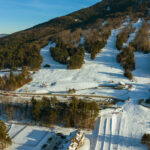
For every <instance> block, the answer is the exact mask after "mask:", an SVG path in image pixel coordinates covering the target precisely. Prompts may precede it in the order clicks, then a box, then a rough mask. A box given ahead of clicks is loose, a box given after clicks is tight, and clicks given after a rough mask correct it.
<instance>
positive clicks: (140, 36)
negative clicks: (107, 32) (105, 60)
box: [116, 21, 150, 80]
mask: <svg viewBox="0 0 150 150" xmlns="http://www.w3.org/2000/svg"><path fill="white" fill-rule="evenodd" d="M134 30H135V29H134V28H132V27H126V28H125V29H123V30H122V31H121V32H120V33H119V34H118V36H117V41H116V47H117V48H118V49H119V50H121V52H120V53H119V54H118V55H117V61H118V62H119V63H120V64H121V65H122V66H123V68H124V70H125V71H124V75H125V76H126V77H127V78H129V79H130V80H132V79H133V75H132V72H131V71H133V70H135V69H136V68H135V58H134V52H135V51H140V52H144V53H149V52H150V41H149V27H148V23H147V22H146V21H143V24H142V26H141V28H140V29H139V30H138V31H137V33H136V36H135V39H134V40H133V41H132V42H131V43H130V44H129V46H127V47H125V48H123V47H122V46H123V43H124V42H127V39H128V38H129V34H130V33H131V32H133V31H134ZM126 32H127V33H126Z"/></svg>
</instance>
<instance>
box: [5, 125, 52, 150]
mask: <svg viewBox="0 0 150 150" xmlns="http://www.w3.org/2000/svg"><path fill="white" fill-rule="evenodd" d="M8 133H9V135H10V137H11V138H12V142H13V144H12V146H10V147H9V148H8V149H7V150H31V149H32V150H40V149H41V147H42V145H43V144H45V143H46V142H47V139H48V138H49V137H51V136H52V135H53V134H52V132H51V130H50V129H47V128H44V127H37V126H25V125H16V124H12V125H11V127H10V129H9V132H8Z"/></svg>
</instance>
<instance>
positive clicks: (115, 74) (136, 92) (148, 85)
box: [10, 20, 150, 150]
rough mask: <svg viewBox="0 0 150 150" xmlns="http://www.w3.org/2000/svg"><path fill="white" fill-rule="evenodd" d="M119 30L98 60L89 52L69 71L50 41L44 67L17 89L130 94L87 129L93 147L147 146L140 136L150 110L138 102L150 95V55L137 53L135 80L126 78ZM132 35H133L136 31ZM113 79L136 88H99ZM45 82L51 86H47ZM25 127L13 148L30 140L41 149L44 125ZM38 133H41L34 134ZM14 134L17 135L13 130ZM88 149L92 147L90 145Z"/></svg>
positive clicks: (148, 127) (136, 149) (149, 122)
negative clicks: (119, 56) (119, 59)
mask: <svg viewBox="0 0 150 150" xmlns="http://www.w3.org/2000/svg"><path fill="white" fill-rule="evenodd" d="M141 22H142V20H139V21H138V22H137V24H135V25H136V27H137V28H136V29H137V30H138V28H139V27H140V24H141ZM119 31H120V29H116V30H112V34H111V36H110V37H109V39H108V42H107V44H106V46H105V48H103V51H102V53H100V54H98V55H97V57H96V58H95V60H91V59H90V55H89V54H88V53H85V64H84V65H83V67H82V68H81V69H79V70H67V69H66V65H62V64H59V63H57V62H55V61H54V60H53V59H52V57H51V56H50V54H49V48H50V46H52V43H49V45H48V46H46V47H45V48H43V49H42V50H41V55H42V56H43V63H42V67H41V69H40V70H39V71H37V72H36V73H35V74H34V75H33V81H32V82H31V83H30V84H27V85H25V86H24V87H22V88H21V89H19V90H17V92H23V91H24V89H28V90H29V92H35V93H47V92H52V93H66V92H67V90H68V89H71V88H75V89H76V90H77V94H91V93H93V92H94V93H95V94H96V95H106V96H107V95H109V96H115V97H117V98H124V99H127V98H129V97H130V101H128V102H125V103H124V104H123V105H122V109H120V110H118V111H114V110H105V111H102V112H101V116H100V117H99V118H98V120H97V121H96V124H95V128H94V130H93V131H92V133H89V132H87V134H86V138H87V139H89V140H90V148H89V149H90V150H143V149H145V150H146V149H147V148H146V147H145V146H143V145H142V144H141V142H140V139H141V137H142V135H143V134H144V133H147V132H150V115H149V114H150V109H148V108H145V107H143V106H140V105H138V103H137V102H138V100H139V99H141V98H148V97H149V96H150V92H149V89H150V63H149V60H150V54H143V53H139V52H136V53H135V60H136V70H135V71H133V74H134V77H135V81H134V82H132V81H129V80H128V79H127V78H125V77H124V75H123V72H124V71H123V69H122V67H121V66H120V64H118V63H117V62H116V56H117V54H118V53H119V51H118V50H117V49H116V44H115V43H116V36H117V34H118V33H119ZM130 36H133V34H132V35H130ZM129 38H130V40H129V41H128V43H129V42H130V41H131V39H132V40H133V37H132V38H131V37H129ZM45 64H50V65H51V68H48V69H45V68H43V65H45ZM112 81H113V82H114V83H119V82H121V81H122V82H124V83H125V84H132V85H133V87H134V89H133V90H130V91H126V90H115V89H112V88H102V87H100V88H95V87H98V86H99V85H105V84H110V82H112ZM55 82H56V83H55ZM43 83H44V84H46V85H47V86H46V87H43V86H42V84H43ZM52 83H55V84H52ZM90 88H93V89H90ZM18 130H21V129H18ZM23 130H24V131H26V132H24V133H23V134H22V135H20V136H19V137H17V136H16V137H15V138H14V139H13V146H12V147H13V148H14V149H19V148H16V143H17V144H21V145H20V147H21V150H24V149H27V148H26V143H29V144H30V145H31V147H32V146H33V145H34V146H36V148H35V147H32V148H30V149H34V148H35V149H38V148H37V147H38V141H39V140H41V137H43V136H44V135H45V134H46V133H47V132H46V131H44V130H42V129H41V128H39V130H38V131H37V130H36V129H33V132H31V130H32V129H30V128H28V127H25V129H23ZM34 131H35V132H34ZM15 132H16V133H17V132H18V131H15ZM60 132H61V131H60ZM10 133H11V130H10ZM30 133H31V134H30ZM34 133H35V134H36V133H37V134H36V135H39V136H34V135H35V134H34ZM10 135H12V136H14V134H13V133H11V134H10ZM27 138H28V140H29V141H28V140H27ZM87 143H88V141H87ZM82 150H83V149H82ZM85 150H88V149H87V147H86V148H85Z"/></svg>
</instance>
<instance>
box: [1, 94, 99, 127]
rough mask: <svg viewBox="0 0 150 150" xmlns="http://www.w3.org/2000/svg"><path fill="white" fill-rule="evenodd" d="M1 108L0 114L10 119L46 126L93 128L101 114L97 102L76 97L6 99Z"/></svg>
mask: <svg viewBox="0 0 150 150" xmlns="http://www.w3.org/2000/svg"><path fill="white" fill-rule="evenodd" d="M0 108H1V109H0V114H7V116H8V120H17V121H20V120H27V123H32V124H34V125H35V124H38V125H41V126H46V127H51V126H53V125H63V126H64V127H75V128H87V129H93V127H94V123H95V120H96V117H97V116H98V114H99V106H98V105H97V103H96V102H94V101H92V102H89V101H86V100H83V99H78V98H76V97H72V98H71V100H68V101H67V102H61V101H59V100H58V99H57V98H56V97H52V98H46V97H43V98H42V99H41V100H39V99H36V98H34V97H33V98H32V99H31V101H29V102H25V103H13V104H12V103H11V102H6V101H4V102H2V103H1V104H0Z"/></svg>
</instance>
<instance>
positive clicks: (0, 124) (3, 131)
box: [0, 120, 12, 150]
mask: <svg viewBox="0 0 150 150" xmlns="http://www.w3.org/2000/svg"><path fill="white" fill-rule="evenodd" d="M11 144H12V141H11V138H10V137H9V135H8V127H7V126H6V124H5V122H4V121H2V120H0V149H1V150H4V149H5V148H7V147H8V146H9V145H11Z"/></svg>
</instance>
